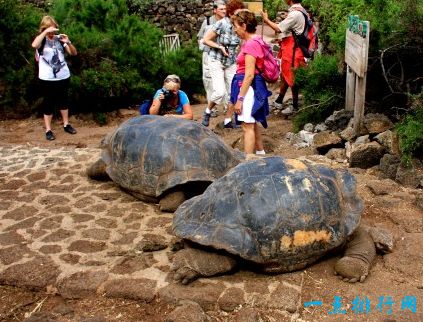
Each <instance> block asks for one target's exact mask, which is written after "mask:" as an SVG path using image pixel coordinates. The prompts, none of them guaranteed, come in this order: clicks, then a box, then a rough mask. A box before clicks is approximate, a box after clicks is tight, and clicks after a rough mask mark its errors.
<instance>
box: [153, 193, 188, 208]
mask: <svg viewBox="0 0 423 322" xmlns="http://www.w3.org/2000/svg"><path fill="white" fill-rule="evenodd" d="M185 200H186V197H185V193H184V192H183V191H180V190H174V191H171V192H169V193H167V194H166V195H164V196H163V197H162V198H161V199H160V201H159V209H160V210H161V211H166V212H175V210H176V209H177V208H178V207H179V205H180V204H181V203H183V202H184V201H185Z"/></svg>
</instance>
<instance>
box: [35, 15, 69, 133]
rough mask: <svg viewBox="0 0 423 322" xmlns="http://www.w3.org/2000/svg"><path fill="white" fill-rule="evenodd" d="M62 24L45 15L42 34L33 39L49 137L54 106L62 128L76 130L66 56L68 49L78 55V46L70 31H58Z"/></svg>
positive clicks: (40, 31) (41, 26)
mask: <svg viewBox="0 0 423 322" xmlns="http://www.w3.org/2000/svg"><path fill="white" fill-rule="evenodd" d="M58 32H59V25H58V23H57V22H56V20H54V18H53V17H51V16H44V17H43V18H42V20H41V23H40V30H39V34H38V35H37V36H36V37H35V39H34V40H33V42H32V45H31V46H32V47H33V48H34V49H36V51H35V58H36V60H37V62H38V78H39V79H40V84H41V89H42V93H43V96H44V102H43V114H44V124H45V127H46V128H45V130H46V139H47V140H49V141H51V140H54V139H55V136H54V133H53V131H52V130H51V121H52V119H53V113H54V110H55V108H59V109H60V113H61V115H62V119H63V127H64V128H63V129H64V131H65V132H67V133H69V134H76V130H75V129H74V128H73V127H72V125H70V124H69V110H68V106H67V105H68V88H69V80H70V71H69V67H68V65H67V63H66V60H65V51H66V52H67V53H68V54H69V55H76V54H77V51H76V48H75V46H74V45H73V44H72V42H71V41H70V40H69V37H68V35H66V34H58Z"/></svg>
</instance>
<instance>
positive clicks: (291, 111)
mask: <svg viewBox="0 0 423 322" xmlns="http://www.w3.org/2000/svg"><path fill="white" fill-rule="evenodd" d="M292 113H294V108H293V107H292V106H288V107H287V108H285V109H283V110H282V114H284V115H291V114H292Z"/></svg>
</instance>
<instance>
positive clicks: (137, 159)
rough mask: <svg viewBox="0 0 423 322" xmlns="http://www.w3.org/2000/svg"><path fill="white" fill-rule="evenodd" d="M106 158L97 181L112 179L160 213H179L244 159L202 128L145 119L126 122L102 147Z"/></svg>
mask: <svg viewBox="0 0 423 322" xmlns="http://www.w3.org/2000/svg"><path fill="white" fill-rule="evenodd" d="M101 147H102V153H101V158H100V160H98V161H97V162H95V163H94V164H93V165H91V166H90V167H89V168H88V171H87V174H88V176H89V177H90V178H92V179H97V180H105V179H112V180H113V181H114V182H115V183H117V184H118V185H119V186H120V187H121V188H122V189H124V190H125V191H127V192H129V193H130V194H132V195H134V196H135V197H137V198H139V199H141V200H144V201H147V202H159V205H160V209H161V210H164V211H174V210H175V209H176V208H177V207H178V206H179V205H180V204H181V203H182V202H183V201H184V200H185V199H187V198H189V197H191V196H193V195H197V194H200V193H202V192H203V191H204V189H205V188H206V187H207V186H208V185H209V184H210V183H211V182H213V181H214V180H216V179H217V178H219V177H221V176H223V175H224V174H225V173H226V172H227V171H228V170H229V169H230V168H232V167H234V166H235V165H237V164H238V163H239V162H240V160H241V159H243V154H242V153H241V152H239V151H237V150H233V149H232V148H230V147H229V146H227V145H226V144H225V143H224V142H223V141H222V140H221V139H220V138H219V137H218V136H217V135H215V134H214V133H213V132H212V131H210V130H208V129H207V128H205V127H204V126H202V125H201V124H199V123H197V122H194V121H189V120H185V119H180V118H174V117H163V116H156V115H143V116H138V117H134V118H132V119H129V120H128V121H126V122H124V123H122V124H121V125H120V126H119V127H118V128H117V129H116V130H115V131H114V132H113V133H111V134H110V135H107V136H106V137H105V138H104V139H103V141H102V144H101Z"/></svg>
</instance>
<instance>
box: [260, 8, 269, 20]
mask: <svg viewBox="0 0 423 322" xmlns="http://www.w3.org/2000/svg"><path fill="white" fill-rule="evenodd" d="M261 16H262V17H263V21H264V22H267V21H269V14H268V13H267V11H266V10H263V11H262V12H261Z"/></svg>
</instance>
